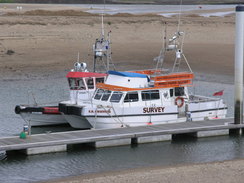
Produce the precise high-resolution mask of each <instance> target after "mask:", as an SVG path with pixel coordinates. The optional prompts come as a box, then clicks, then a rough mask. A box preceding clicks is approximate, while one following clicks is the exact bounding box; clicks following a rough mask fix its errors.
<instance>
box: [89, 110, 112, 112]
mask: <svg viewBox="0 0 244 183" xmlns="http://www.w3.org/2000/svg"><path fill="white" fill-rule="evenodd" d="M88 112H89V113H111V111H110V110H95V111H94V110H89V111H88Z"/></svg>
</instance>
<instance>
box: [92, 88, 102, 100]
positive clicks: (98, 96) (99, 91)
mask: <svg viewBox="0 0 244 183" xmlns="http://www.w3.org/2000/svg"><path fill="white" fill-rule="evenodd" d="M103 93H104V90H103V89H98V90H97V92H96V95H95V97H94V99H96V100H100V99H101V97H102V95H103Z"/></svg>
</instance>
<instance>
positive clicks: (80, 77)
mask: <svg viewBox="0 0 244 183" xmlns="http://www.w3.org/2000/svg"><path fill="white" fill-rule="evenodd" d="M106 76H107V74H103V73H91V72H69V73H68V74H67V76H66V77H67V78H68V82H69V88H70V90H95V89H96V84H97V83H104V81H105V78H106Z"/></svg>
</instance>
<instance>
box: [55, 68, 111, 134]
mask: <svg viewBox="0 0 244 183" xmlns="http://www.w3.org/2000/svg"><path fill="white" fill-rule="evenodd" d="M106 76H107V74H105V73H93V72H77V71H73V72H70V73H68V75H67V77H68V78H69V87H70V100H68V101H63V102H60V103H59V111H60V112H61V113H62V116H63V117H64V118H65V119H66V120H67V121H68V122H69V124H70V125H71V126H72V127H73V128H77V123H78V124H79V128H81V129H88V128H92V126H91V125H90V123H89V122H88V121H87V120H86V119H85V118H84V119H80V118H79V119H77V116H76V115H75V114H79V113H80V112H81V109H82V107H84V106H85V105H87V104H90V101H91V98H92V96H93V94H94V92H95V90H96V85H97V83H103V82H104V80H105V78H106Z"/></svg>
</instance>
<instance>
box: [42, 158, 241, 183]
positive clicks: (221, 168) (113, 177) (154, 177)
mask: <svg viewBox="0 0 244 183" xmlns="http://www.w3.org/2000/svg"><path fill="white" fill-rule="evenodd" d="M243 165H244V160H234V161H225V162H214V163H205V164H193V165H184V166H177V167H151V168H141V169H134V170H126V171H118V172H109V173H100V174H92V175H83V176H77V177H69V178H64V179H58V180H53V181H46V183H105V182H106V183H115V182H116V183H124V182H130V183H148V182H153V183H161V182H168V183H171V182H172V183H173V182H181V183H196V182H198V183H205V182H223V183H242V182H243V177H242V175H243V173H244V169H243Z"/></svg>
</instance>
